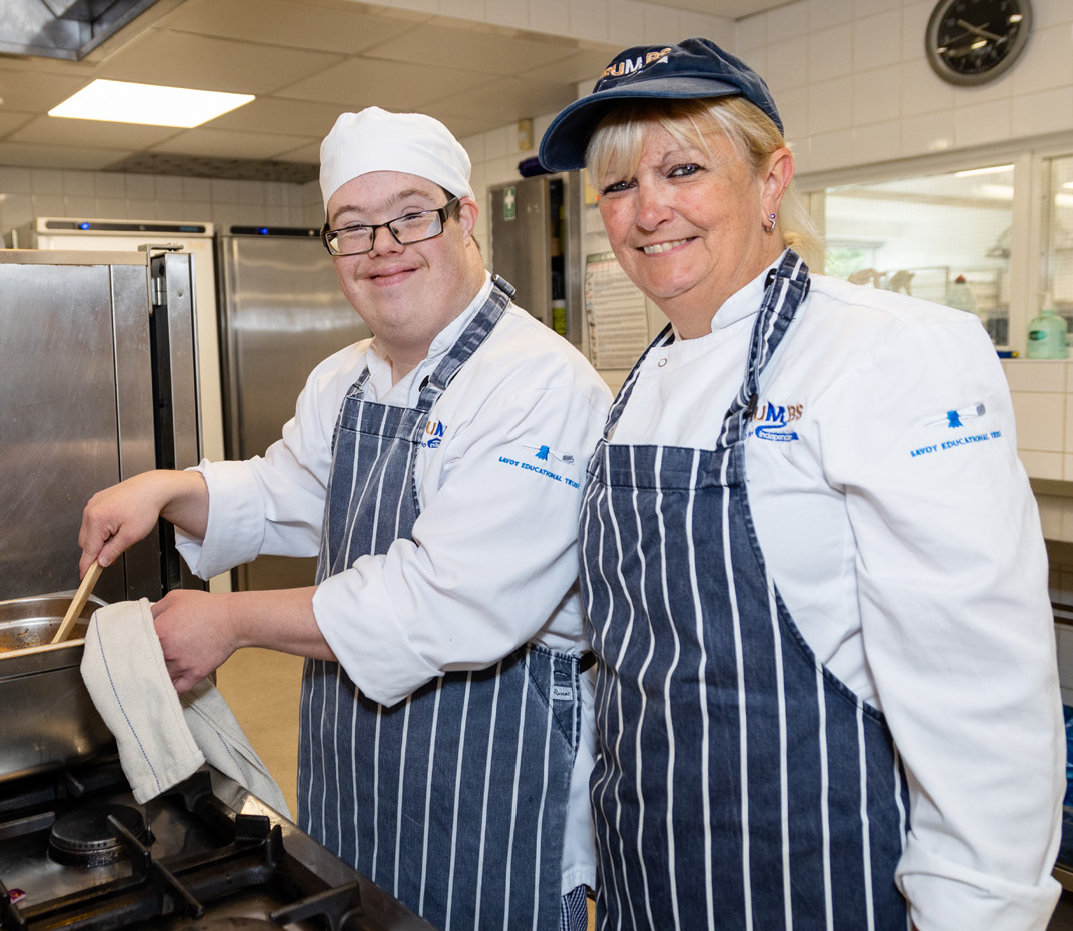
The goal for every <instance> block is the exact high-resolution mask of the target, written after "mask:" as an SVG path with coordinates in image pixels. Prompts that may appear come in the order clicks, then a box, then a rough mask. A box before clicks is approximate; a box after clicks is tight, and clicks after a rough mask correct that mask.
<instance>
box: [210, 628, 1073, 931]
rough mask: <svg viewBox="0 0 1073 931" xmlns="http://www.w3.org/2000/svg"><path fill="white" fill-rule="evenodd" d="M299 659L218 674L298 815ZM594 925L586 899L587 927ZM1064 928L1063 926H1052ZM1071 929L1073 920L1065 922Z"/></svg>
mask: <svg viewBox="0 0 1073 931" xmlns="http://www.w3.org/2000/svg"><path fill="white" fill-rule="evenodd" d="M301 682H302V659H301V658H300V657H297V656H289V655H287V654H286V653H276V652H274V651H272V650H260V649H253V648H251V649H246V650H239V651H238V652H236V653H234V654H233V655H232V656H231V658H230V659H229V660H228V661H227V662H226V663H224V664H223V665H222V666H221V667H220V669H219V671H218V672H217V675H216V684H217V686H218V688H219V689H220V693H221V694H222V695H223V696H224V698H225V699H226V700H227V703H228V704H229V705H230V706H231V710H232V711H233V712H234V714H235V717H236V718H237V719H238V723H239V724H240V725H242V729H243V730H244V731H245V732H246V737H247V739H248V740H249V741H250V743H251V744H252V745H253V749H254V750H256V751H257V754H258V755H259V756H260V757H261V759H262V760H263V761H264V764H265V766H267V767H268V771H269V772H270V773H271V774H272V776H273V778H275V780H276V782H278V783H279V787H280V789H282V790H283V797H284V798H285V799H286V800H287V804H288V805H289V806H290V809H291V820H294V818H295V817H296V816H297V812H298V803H297V791H298V786H297V783H298V696H299V693H300V692H301ZM593 926H594V921H593V915H592V902H591V900H590V902H589V927H590V928H592V927H593ZM1056 927H1057V928H1058V929H1060V931H1065V928H1066V927H1067V926H1065V925H1060V926H1056ZM1068 927H1069V929H1070V931H1073V924H1071V925H1069V926H1068Z"/></svg>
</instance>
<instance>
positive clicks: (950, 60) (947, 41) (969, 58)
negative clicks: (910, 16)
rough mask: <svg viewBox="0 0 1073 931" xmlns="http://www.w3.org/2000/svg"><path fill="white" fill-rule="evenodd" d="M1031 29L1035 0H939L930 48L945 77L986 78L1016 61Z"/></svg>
mask: <svg viewBox="0 0 1073 931" xmlns="http://www.w3.org/2000/svg"><path fill="white" fill-rule="evenodd" d="M1031 30H1032V7H1031V4H1030V3H1029V0H939V2H938V3H936V4H935V8H934V9H933V10H932V12H931V18H930V19H929V20H928V28H927V32H926V33H925V36H924V50H925V52H926V54H927V57H928V64H930V65H931V67H932V69H933V70H934V71H935V73H936V74H938V75H939V77H941V78H942V79H943V80H944V81H949V82H950V83H951V84H961V85H975V84H984V83H986V82H987V81H992V80H994V79H995V78H997V77H998V76H999V75H1001V74H1003V73H1004V72H1006V71H1007V70H1008V69H1009V68H1010V66H1011V65H1013V63H1014V62H1015V61H1016V60H1017V57H1018V56H1019V55H1020V54H1021V52H1023V51H1024V48H1025V44H1026V43H1027V42H1028V34H1029V32H1031Z"/></svg>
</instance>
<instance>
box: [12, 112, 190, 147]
mask: <svg viewBox="0 0 1073 931" xmlns="http://www.w3.org/2000/svg"><path fill="white" fill-rule="evenodd" d="M175 133H176V129H175V127H174V126H142V125H140V124H138V123H111V122H106V121H104V120H74V119H66V118H61V117H56V116H39V117H37V118H36V119H33V120H31V121H30V122H29V123H27V124H26V125H25V126H23V127H22V128H21V129H18V130H16V131H15V132H13V133H10V134H9V135H8V139H9V140H11V141H12V142H29V143H41V144H47V145H63V146H68V145H69V146H73V147H76V148H77V147H80V146H84V145H94V146H105V147H109V148H116V149H138V148H144V147H145V146H151V145H154V144H156V143H158V142H162V141H163V140H165V139H167V138H168V137H169V136H173V135H175Z"/></svg>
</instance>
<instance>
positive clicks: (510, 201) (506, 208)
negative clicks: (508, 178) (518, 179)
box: [503, 185, 517, 220]
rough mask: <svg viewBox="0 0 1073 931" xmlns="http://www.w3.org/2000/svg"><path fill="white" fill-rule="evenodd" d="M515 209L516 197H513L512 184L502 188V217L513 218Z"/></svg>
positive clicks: (505, 218)
mask: <svg viewBox="0 0 1073 931" xmlns="http://www.w3.org/2000/svg"><path fill="white" fill-rule="evenodd" d="M516 209H517V198H516V197H515V193H514V186H513V185H511V186H510V187H505V188H503V219H504V220H513V219H514V216H515V211H516Z"/></svg>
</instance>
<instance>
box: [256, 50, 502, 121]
mask: <svg viewBox="0 0 1073 931" xmlns="http://www.w3.org/2000/svg"><path fill="white" fill-rule="evenodd" d="M487 84H488V76H487V75H484V74H478V73H477V72H475V71H461V70H458V69H455V68H435V67H432V66H430V65H415V64H407V63H404V62H393V61H381V60H377V59H371V58H355V59H353V60H351V61H346V62H343V63H341V64H338V65H334V66H332V67H331V68H327V69H326V70H325V71H323V72H321V73H320V74H319V75H317V76H316V77H315V78H309V79H306V80H302V81H296V82H295V83H293V84H291V85H289V86H287V87H283V88H280V89H279V90H278V91H277V92H276V95H275V96H277V97H299V98H301V99H303V100H328V101H332V102H334V103H338V104H341V105H343V106H344V107H345V108H346V109H348V110H356V109H358V108H360V107H368V106H373V105H375V106H379V107H383V108H384V109H385V110H419V109H421V107H423V106H424V105H425V104H426V103H428V102H429V101H430V100H433V99H435V98H437V97H442V96H444V95H446V94H454V93H461V92H463V91H467V90H470V89H471V88H476V87H480V86H485V85H487Z"/></svg>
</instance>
